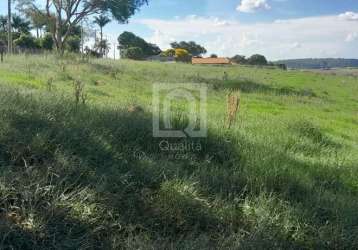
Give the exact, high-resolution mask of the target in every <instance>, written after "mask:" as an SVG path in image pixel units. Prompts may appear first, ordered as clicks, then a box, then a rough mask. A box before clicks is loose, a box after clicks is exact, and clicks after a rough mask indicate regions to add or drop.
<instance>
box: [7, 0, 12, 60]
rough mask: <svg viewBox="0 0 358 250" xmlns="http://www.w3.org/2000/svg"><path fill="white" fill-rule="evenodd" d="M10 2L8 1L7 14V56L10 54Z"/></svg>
mask: <svg viewBox="0 0 358 250" xmlns="http://www.w3.org/2000/svg"><path fill="white" fill-rule="evenodd" d="M11 1H12V0H8V4H7V7H8V14H7V41H8V44H7V51H8V53H9V55H11V54H12V25H11Z"/></svg>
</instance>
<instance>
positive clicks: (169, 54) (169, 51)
mask: <svg viewBox="0 0 358 250" xmlns="http://www.w3.org/2000/svg"><path fill="white" fill-rule="evenodd" d="M160 55H161V56H163V57H174V56H175V49H167V50H165V51H163V52H162V53H161V54H160Z"/></svg>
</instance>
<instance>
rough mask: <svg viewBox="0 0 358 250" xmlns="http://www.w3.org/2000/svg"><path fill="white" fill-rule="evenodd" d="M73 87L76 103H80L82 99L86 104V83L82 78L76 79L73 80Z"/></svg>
mask: <svg viewBox="0 0 358 250" xmlns="http://www.w3.org/2000/svg"><path fill="white" fill-rule="evenodd" d="M73 87H74V95H75V101H76V105H78V104H79V103H80V101H81V102H82V104H86V100H87V95H86V94H85V92H84V89H85V85H84V84H83V83H82V82H81V81H80V80H75V81H74V82H73Z"/></svg>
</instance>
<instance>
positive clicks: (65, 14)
mask: <svg viewBox="0 0 358 250" xmlns="http://www.w3.org/2000/svg"><path fill="white" fill-rule="evenodd" d="M17 1H18V2H19V7H20V8H22V9H23V10H25V9H31V10H34V11H38V12H39V13H42V12H43V11H44V12H45V13H46V14H45V15H46V16H47V17H48V18H49V19H50V18H51V17H52V16H54V17H55V23H54V25H53V26H54V27H53V30H52V32H51V33H52V37H53V40H54V42H55V46H56V48H57V50H58V51H59V52H61V53H62V52H63V50H64V43H65V42H66V40H67V39H68V36H69V33H70V32H71V29H72V28H73V27H74V26H76V25H78V24H79V23H80V22H81V21H82V20H84V19H85V18H86V17H88V16H91V15H95V14H100V13H101V14H104V15H112V16H113V18H114V19H116V20H117V21H118V22H120V23H126V22H127V21H128V19H129V18H130V17H131V16H132V15H134V14H135V13H136V11H137V10H139V8H140V7H141V6H142V5H144V4H146V3H147V2H148V0H45V10H41V9H40V5H39V3H38V2H39V1H36V0H17Z"/></svg>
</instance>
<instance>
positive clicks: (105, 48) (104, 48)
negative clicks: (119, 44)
mask: <svg viewBox="0 0 358 250" xmlns="http://www.w3.org/2000/svg"><path fill="white" fill-rule="evenodd" d="M94 49H95V50H96V51H98V53H99V54H100V55H102V56H104V55H106V54H108V52H109V50H110V44H109V42H108V41H107V40H101V41H97V42H96V43H95V45H94Z"/></svg>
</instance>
